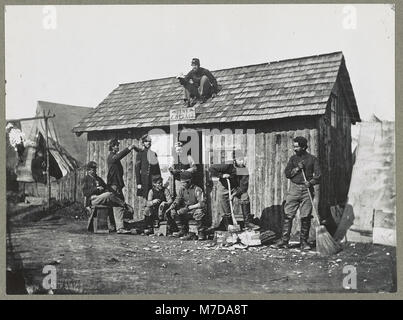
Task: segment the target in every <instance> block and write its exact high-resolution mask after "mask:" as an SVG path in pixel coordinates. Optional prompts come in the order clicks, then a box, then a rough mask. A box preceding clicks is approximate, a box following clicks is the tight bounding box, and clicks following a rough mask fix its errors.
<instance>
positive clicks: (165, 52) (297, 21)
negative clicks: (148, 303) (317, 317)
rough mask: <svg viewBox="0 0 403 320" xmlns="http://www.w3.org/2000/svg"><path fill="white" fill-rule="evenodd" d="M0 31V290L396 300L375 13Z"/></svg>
mask: <svg viewBox="0 0 403 320" xmlns="http://www.w3.org/2000/svg"><path fill="white" fill-rule="evenodd" d="M4 28H5V29H4V30H5V35H4V36H5V41H4V48H5V52H4V54H5V94H6V95H5V128H4V129H3V130H4V132H5V136H4V137H5V138H4V139H5V144H6V149H5V159H6V161H5V163H4V164H5V166H6V170H5V172H6V177H5V178H6V189H5V192H6V196H5V198H6V215H5V216H6V230H5V232H6V237H5V238H6V254H5V256H6V288H5V292H6V294H7V295H9V296H14V295H24V296H29V295H46V296H48V295H63V296H66V295H75V296H76V295H87V296H88V295H116V296H118V297H119V296H122V295H130V296H133V297H136V296H140V295H141V296H144V295H146V296H147V295H166V296H168V297H170V298H173V299H175V296H176V295H182V296H183V295H189V296H191V295H199V296H200V295H202V296H205V297H206V298H208V297H209V296H210V295H222V296H225V295H234V294H236V295H259V296H262V297H264V295H267V294H290V295H292V294H304V295H305V294H306V297H307V298H309V297H310V295H311V294H324V293H326V294H327V293H337V294H339V293H342V294H344V295H347V297H351V298H352V299H354V294H356V293H378V294H390V293H396V292H397V290H398V288H397V262H396V247H397V242H396V181H395V177H396V171H395V165H396V163H395V158H396V157H395V72H396V69H395V5H394V4H337V3H333V4H154V5H144V4H142V5H140V4H132V5H112V4H111V5H90V4H87V5H84V4H82V5H55V4H52V5H43V4H40V5H39V4H38V5H6V6H5V7H4ZM203 310H204V312H206V309H201V311H200V312H202V311H203ZM160 311H161V313H164V312H165V314H169V313H167V311H166V310H160ZM168 312H169V310H168ZM227 312H229V310H227Z"/></svg>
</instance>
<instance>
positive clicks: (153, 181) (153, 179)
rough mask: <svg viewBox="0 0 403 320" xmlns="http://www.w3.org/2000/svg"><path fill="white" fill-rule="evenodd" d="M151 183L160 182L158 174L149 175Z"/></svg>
mask: <svg viewBox="0 0 403 320" xmlns="http://www.w3.org/2000/svg"><path fill="white" fill-rule="evenodd" d="M151 180H152V183H158V182H162V177H161V176H160V175H155V176H152V177H151Z"/></svg>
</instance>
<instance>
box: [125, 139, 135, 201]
mask: <svg viewBox="0 0 403 320" xmlns="http://www.w3.org/2000/svg"><path fill="white" fill-rule="evenodd" d="M127 141H128V145H129V146H130V145H131V144H133V143H134V141H133V139H132V138H129V139H128V140H127ZM134 153H135V151H134V150H132V151H131V152H130V154H128V155H127V174H126V177H127V180H126V181H127V183H126V184H127V200H126V202H127V203H129V204H131V203H132V202H133V196H134V188H133V186H134V181H133V171H134V168H133V154H134Z"/></svg>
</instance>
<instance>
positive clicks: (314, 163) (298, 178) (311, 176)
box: [284, 152, 321, 185]
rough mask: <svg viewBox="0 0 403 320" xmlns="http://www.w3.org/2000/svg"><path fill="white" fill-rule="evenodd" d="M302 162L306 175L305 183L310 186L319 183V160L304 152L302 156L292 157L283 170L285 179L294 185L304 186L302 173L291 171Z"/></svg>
mask: <svg viewBox="0 0 403 320" xmlns="http://www.w3.org/2000/svg"><path fill="white" fill-rule="evenodd" d="M301 161H304V172H305V175H306V179H307V181H309V182H310V183H311V185H315V184H318V183H319V178H320V174H321V173H320V167H319V160H318V158H316V157H315V156H313V155H311V154H310V153H308V152H305V153H304V154H303V155H301V156H298V155H293V156H292V157H291V158H290V160H289V161H288V164H287V166H286V168H285V170H284V173H285V176H286V178H287V179H291V181H292V182H294V183H295V184H304V177H303V175H302V172H301V171H299V172H297V173H296V172H295V171H294V170H293V169H295V168H297V167H298V163H299V162H301Z"/></svg>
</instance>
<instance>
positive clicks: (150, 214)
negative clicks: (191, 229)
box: [144, 175, 173, 234]
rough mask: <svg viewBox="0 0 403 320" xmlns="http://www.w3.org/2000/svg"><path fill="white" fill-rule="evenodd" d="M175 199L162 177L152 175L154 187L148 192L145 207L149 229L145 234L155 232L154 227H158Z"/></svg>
mask: <svg viewBox="0 0 403 320" xmlns="http://www.w3.org/2000/svg"><path fill="white" fill-rule="evenodd" d="M172 202H173V199H172V197H171V193H170V192H169V190H168V188H166V187H164V186H163V185H162V177H161V176H159V175H155V176H152V188H151V190H150V191H149V192H148V196H147V203H146V208H145V209H144V215H145V220H146V224H147V229H145V230H144V234H151V233H153V228H158V226H159V221H160V219H161V220H162V219H163V217H164V214H165V212H166V210H167V209H168V208H169V206H170V205H171V204H172Z"/></svg>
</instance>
